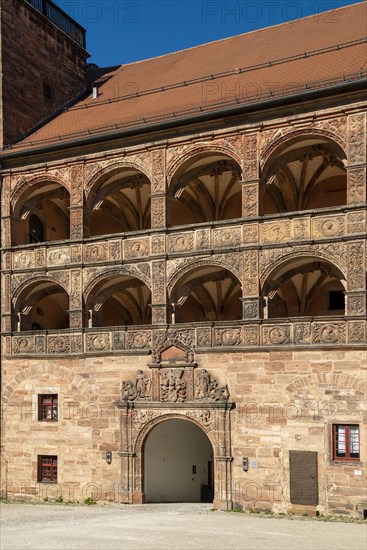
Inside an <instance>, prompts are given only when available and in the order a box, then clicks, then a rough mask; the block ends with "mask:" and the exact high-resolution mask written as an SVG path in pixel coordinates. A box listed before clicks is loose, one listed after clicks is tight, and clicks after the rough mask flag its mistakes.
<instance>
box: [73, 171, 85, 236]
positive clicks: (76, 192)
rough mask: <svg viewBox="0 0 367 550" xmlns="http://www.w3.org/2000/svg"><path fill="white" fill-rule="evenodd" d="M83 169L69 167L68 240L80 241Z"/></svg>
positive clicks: (82, 214) (81, 233) (81, 234)
mask: <svg viewBox="0 0 367 550" xmlns="http://www.w3.org/2000/svg"><path fill="white" fill-rule="evenodd" d="M83 177H84V167H83V166H82V165H81V164H80V165H76V166H71V167H70V173H69V178H70V181H71V196H70V207H69V211H70V239H82V238H83V229H84V223H83V218H84V213H83V206H84V192H83Z"/></svg>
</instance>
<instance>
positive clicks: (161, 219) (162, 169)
mask: <svg viewBox="0 0 367 550" xmlns="http://www.w3.org/2000/svg"><path fill="white" fill-rule="evenodd" d="M151 226H152V229H154V228H163V227H165V226H166V166H165V150H164V149H158V150H156V151H152V194H151Z"/></svg>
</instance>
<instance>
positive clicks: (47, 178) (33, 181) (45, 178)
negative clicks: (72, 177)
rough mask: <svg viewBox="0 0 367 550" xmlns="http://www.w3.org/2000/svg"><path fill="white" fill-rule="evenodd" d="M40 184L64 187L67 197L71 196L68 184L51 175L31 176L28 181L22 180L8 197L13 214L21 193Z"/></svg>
mask: <svg viewBox="0 0 367 550" xmlns="http://www.w3.org/2000/svg"><path fill="white" fill-rule="evenodd" d="M40 183H56V184H58V185H61V187H64V188H65V189H66V191H67V192H68V193H69V195H71V187H70V184H69V182H68V181H66V180H64V179H62V178H60V177H57V176H55V175H53V174H42V175H39V176H33V177H31V178H28V179H27V178H22V179H21V180H20V181H19V182H18V184H17V185H16V187H15V188H14V189H13V191H12V193H11V196H10V202H11V206H12V209H13V212H14V211H15V210H16V208H18V203H19V199H20V198H21V197H22V195H23V193H24V192H25V191H27V190H29V189H30V188H31V187H34V186H35V185H38V184H40ZM22 202H23V201H22Z"/></svg>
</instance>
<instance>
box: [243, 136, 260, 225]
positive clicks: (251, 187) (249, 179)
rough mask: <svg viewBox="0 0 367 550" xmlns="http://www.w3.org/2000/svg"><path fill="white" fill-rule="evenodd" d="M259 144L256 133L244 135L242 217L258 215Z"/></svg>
mask: <svg viewBox="0 0 367 550" xmlns="http://www.w3.org/2000/svg"><path fill="white" fill-rule="evenodd" d="M258 150H259V146H258V135H257V134H254V135H246V136H244V153H243V154H244V159H243V177H242V182H241V183H242V217H243V218H248V217H254V216H258V215H259V212H260V208H259V183H260V175H259V152H258Z"/></svg>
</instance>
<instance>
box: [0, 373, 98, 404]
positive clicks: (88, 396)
mask: <svg viewBox="0 0 367 550" xmlns="http://www.w3.org/2000/svg"><path fill="white" fill-rule="evenodd" d="M43 374H49V375H50V376H51V375H57V376H61V377H63V378H65V379H66V380H68V381H69V382H70V384H72V385H73V386H74V387H76V388H77V389H78V391H79V392H80V394H81V395H82V396H83V397H84V399H85V400H86V401H90V400H96V399H97V398H98V393H97V392H96V391H95V390H94V389H93V388H92V387H91V386H90V384H89V383H88V382H87V381H86V380H85V379H84V378H82V377H81V376H80V375H79V374H77V373H75V372H73V371H72V370H71V369H69V368H67V367H62V366H60V365H57V364H56V365H54V364H48V363H46V364H42V363H41V364H36V365H32V366H30V367H27V368H25V369H23V370H22V371H20V372H19V373H18V374H17V375H16V376H15V377H14V378H13V379H12V380H10V382H8V383H7V384H6V386H5V387H4V388H3V390H2V400H3V402H4V403H7V402H8V401H9V399H10V398H11V396H12V395H13V393H14V391H15V390H16V388H17V386H19V384H20V383H21V382H22V381H23V380H26V379H27V378H31V377H33V376H40V375H43Z"/></svg>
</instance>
